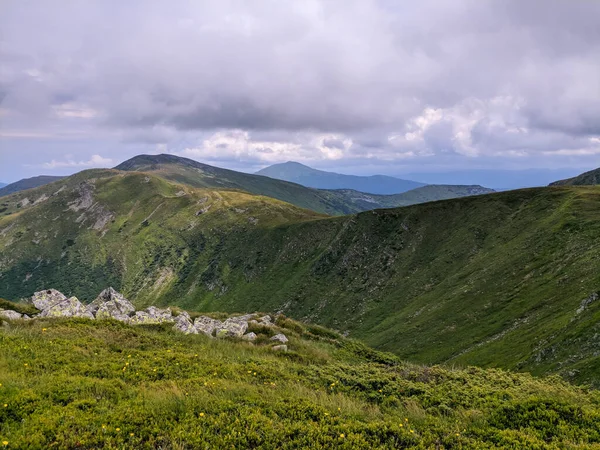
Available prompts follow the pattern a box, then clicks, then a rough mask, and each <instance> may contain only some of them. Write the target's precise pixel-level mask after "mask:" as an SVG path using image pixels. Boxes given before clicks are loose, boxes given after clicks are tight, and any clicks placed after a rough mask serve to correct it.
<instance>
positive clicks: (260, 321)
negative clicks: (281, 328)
mask: <svg viewBox="0 0 600 450" xmlns="http://www.w3.org/2000/svg"><path fill="white" fill-rule="evenodd" d="M258 324H259V325H264V326H266V327H272V326H273V324H272V323H271V316H269V315H267V316H262V317H261V318H259V319H258Z"/></svg>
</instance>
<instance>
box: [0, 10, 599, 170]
mask: <svg viewBox="0 0 600 450" xmlns="http://www.w3.org/2000/svg"><path fill="white" fill-rule="evenodd" d="M2 10H3V11H2V14H1V15H0V29H1V30H2V33H1V34H0V98H2V101H1V104H0V108H1V109H0V112H1V113H2V114H3V115H2V116H0V120H2V122H0V132H4V134H5V135H9V134H10V133H13V135H14V133H15V130H17V131H19V132H22V130H29V131H37V132H39V131H40V130H44V131H45V132H47V131H48V130H57V129H58V130H61V129H78V130H80V129H82V128H83V129H85V130H87V131H88V133H89V134H88V136H87V138H88V139H91V138H93V137H94V136H95V135H97V136H101V137H102V138H103V139H105V138H106V136H107V135H110V136H114V135H118V136H120V142H121V143H122V145H124V146H129V145H132V144H135V143H137V144H139V145H146V146H147V148H151V149H154V148H155V146H156V145H157V144H160V145H162V146H166V148H167V149H169V150H170V151H173V152H185V151H186V149H187V152H188V154H195V155H197V157H198V158H205V159H206V158H209V157H212V158H214V159H215V160H217V159H218V160H227V158H229V160H237V161H248V163H252V164H259V163H260V162H264V163H268V162H276V161H277V160H287V159H294V158H297V159H301V160H303V161H305V162H309V161H311V160H315V161H321V160H322V161H327V160H332V161H338V162H340V161H346V160H349V159H352V160H355V162H354V163H356V161H359V160H365V161H369V160H371V161H375V162H377V161H380V162H381V161H398V162H399V163H398V164H405V163H406V161H407V160H410V161H413V162H416V161H417V160H419V161H420V160H422V161H423V162H424V163H426V164H430V163H431V164H432V161H433V160H435V161H436V163H439V162H440V161H444V162H446V161H450V160H449V159H448V158H452V157H454V158H459V159H460V158H462V159H460V161H462V162H460V164H472V165H478V164H481V163H482V161H489V160H487V159H485V158H497V157H500V156H503V157H505V158H517V159H518V158H521V159H520V160H519V161H521V162H523V163H525V162H526V161H527V164H535V163H536V162H535V161H536V160H535V158H534V157H533V156H534V155H539V154H545V155H548V156H549V155H551V154H552V152H556V154H557V155H562V156H564V155H565V154H568V152H569V151H572V152H573V155H577V154H578V153H581V152H582V151H583V150H585V151H587V152H588V153H589V154H594V153H599V154H600V142H596V141H595V140H594V139H595V138H596V137H598V136H599V135H600V125H599V124H600V27H598V24H597V18H598V17H600V3H598V2H592V1H589V2H586V1H580V2H572V1H569V0H529V1H519V0H488V1H485V2H482V1H479V0H456V1H453V2H445V1H441V0H438V1H435V0H424V1H421V2H417V3H415V2H408V1H406V2H392V1H383V0H382V1H375V0H373V1H365V0H343V1H342V0H322V1H321V0H309V1H303V2H291V3H288V2H281V1H278V0H260V1H255V2H246V1H241V0H240V1H236V0H232V1H220V0H218V1H217V0H215V1H204V2H187V1H173V2H163V1H158V0H144V1H142V0H138V1H129V2H120V1H116V0H113V1H110V0H109V1H102V2H101V1H97V2H75V1H65V2H61V3H58V4H57V3H53V4H51V5H50V4H49V3H48V2H43V1H38V2H27V4H25V3H23V2H21V1H18V0H12V1H10V0H7V1H5V2H3V6H2ZM223 130H225V131H227V130H229V131H231V133H229V134H218V133H222V132H223ZM235 130H238V131H240V130H243V131H245V132H247V134H243V133H242V134H240V133H239V132H238V131H235ZM234 131H235V132H234ZM111 139H112V138H111ZM0 145H1V146H0V152H7V151H9V150H8V146H6V144H4V145H2V144H1V143H0ZM40 145H42V144H40ZM10 148H11V149H12V148H14V146H13V145H12V143H11V146H10ZM40 148H42V147H40ZM123 148H126V147H123ZM136 148H138V147H136ZM142 148H143V147H142ZM161 148H163V147H161ZM211 152H212V153H211ZM93 154H101V153H99V152H98V151H97V149H96V150H94V153H93ZM91 155H92V153H89V154H87V155H85V156H82V157H81V158H78V159H77V160H82V161H87V160H89V158H90V157H91ZM449 155H454V156H449ZM49 156H51V158H49V159H56V157H57V155H56V153H52V154H51V155H49ZM59 156H60V155H59ZM103 156H104V155H103ZM111 157H112V156H111ZM457 161H458V159H457ZM506 161H507V162H506V165H507V166H508V165H510V164H514V163H515V162H514V161H515V160H512V162H511V161H509V160H508V159H507V160H506ZM571 162H572V161H571ZM354 163H352V164H354ZM348 164H350V163H348ZM495 164H497V163H495Z"/></svg>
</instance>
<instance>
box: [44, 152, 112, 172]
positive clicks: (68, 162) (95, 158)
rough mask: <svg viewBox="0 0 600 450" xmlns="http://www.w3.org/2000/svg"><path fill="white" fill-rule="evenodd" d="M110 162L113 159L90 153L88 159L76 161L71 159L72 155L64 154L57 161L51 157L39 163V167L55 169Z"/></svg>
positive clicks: (95, 165)
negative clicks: (61, 159) (63, 157)
mask: <svg viewBox="0 0 600 450" xmlns="http://www.w3.org/2000/svg"><path fill="white" fill-rule="evenodd" d="M112 164H113V160H112V159H111V158H104V157H102V156H100V155H92V157H91V158H90V159H89V160H88V161H76V160H74V159H73V157H72V155H65V159H64V160H63V161H57V160H54V159H53V160H52V161H50V162H46V163H43V164H41V165H40V167H43V168H45V169H57V168H63V167H76V168H84V167H109V166H111V165H112Z"/></svg>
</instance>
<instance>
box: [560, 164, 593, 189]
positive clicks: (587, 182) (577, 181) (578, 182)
mask: <svg viewBox="0 0 600 450" xmlns="http://www.w3.org/2000/svg"><path fill="white" fill-rule="evenodd" d="M596 184H600V168H598V169H593V170H590V171H587V172H584V173H582V174H579V175H577V176H575V177H572V178H566V179H564V180H558V181H555V182H553V183H550V186H591V185H596Z"/></svg>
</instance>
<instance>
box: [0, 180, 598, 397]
mask: <svg viewBox="0 0 600 450" xmlns="http://www.w3.org/2000/svg"><path fill="white" fill-rule="evenodd" d="M90 180H94V181H93V182H91V181H90ZM82 182H88V184H90V183H91V184H93V189H92V192H93V201H94V202H93V203H92V204H91V205H90V206H89V207H88V208H85V209H82V210H80V211H72V210H69V209H68V205H69V203H70V202H74V201H77V199H79V198H80V197H81V187H80V183H82ZM60 183H61V184H60V185H61V186H62V185H63V184H62V183H64V186H65V189H64V190H63V191H61V192H59V193H56V192H57V190H58V187H57V186H58V185H51V186H45V187H41V188H38V189H36V190H33V191H26V192H22V193H18V194H14V195H12V196H9V197H5V198H4V199H3V202H4V203H5V204H6V205H7V206H6V207H7V211H6V212H5V215H3V216H0V248H1V249H3V251H2V252H1V253H0V274H1V275H2V276H1V277H0V296H2V297H5V298H8V299H11V300H17V299H19V298H22V297H28V296H31V295H32V293H33V292H34V291H36V290H40V289H44V288H51V287H53V288H56V289H59V290H61V291H63V292H64V293H65V294H67V295H76V296H77V297H79V298H80V299H81V300H83V301H91V300H93V299H94V298H95V297H96V295H97V294H98V293H99V292H100V291H101V290H102V289H104V288H105V287H107V286H111V285H112V286H114V287H115V288H116V289H118V290H120V291H122V292H124V293H125V294H126V295H127V296H128V297H129V298H130V299H132V300H133V301H134V302H135V303H136V305H137V306H146V305H150V304H155V305H161V304H162V305H164V304H172V305H178V306H180V307H184V308H186V309H188V310H192V311H227V312H248V311H254V310H263V311H270V312H275V311H283V312H284V313H285V314H286V315H288V316H290V317H294V318H296V319H301V320H304V321H306V322H311V323H317V324H321V325H325V326H327V327H329V328H333V329H337V330H339V331H341V332H344V333H348V334H349V335H350V336H352V337H356V338H360V339H362V340H364V341H365V342H366V343H367V344H369V345H372V346H373V347H376V348H378V349H380V350H385V351H390V352H393V353H395V354H397V355H399V356H401V357H402V358H406V359H408V360H411V361H413V362H417V363H423V364H436V363H451V364H455V365H457V366H463V365H469V364H476V365H479V366H482V367H501V368H506V369H512V370H519V371H530V372H532V373H533V374H538V375H540V374H547V373H558V374H561V375H562V376H563V377H565V378H567V379H569V380H572V381H576V382H583V383H590V384H592V385H594V386H600V376H599V373H600V371H599V370H598V367H600V356H598V354H597V348H598V346H599V345H600V341H599V339H600V338H599V336H600V333H599V329H598V323H600V301H596V302H592V303H590V304H589V306H588V307H587V308H586V309H585V310H584V311H583V312H582V313H581V314H577V312H576V311H577V310H578V308H579V307H580V305H581V303H582V301H583V300H584V299H586V298H587V297H589V296H590V294H592V293H594V292H597V291H599V290H600V273H599V272H598V271H597V269H596V267H597V263H598V261H599V260H600V240H599V239H598V238H599V236H600V210H599V209H598V204H600V188H598V187H593V186H592V187H553V188H539V189H527V190H521V191H511V192H503V193H496V194H489V195H484V196H478V197H467V198H460V199H454V200H447V201H440V202H432V203H427V204H422V205H415V206H410V207H406V208H398V209H388V210H376V211H369V212H365V213H361V214H358V215H353V216H347V217H336V218H327V217H325V216H323V215H319V214H316V213H313V212H311V211H308V210H305V209H300V208H297V207H294V206H292V205H290V204H288V203H284V202H281V201H278V200H274V199H270V198H267V197H261V196H256V195H250V194H246V193H242V192H239V191H235V190H220V191H217V190H214V189H200V188H193V187H191V186H188V185H182V184H177V183H174V182H171V181H168V180H166V179H164V178H161V177H158V176H156V175H153V174H146V173H136V172H131V173H124V172H117V171H86V172H82V173H80V174H78V175H76V176H74V177H70V178H68V179H66V180H65V181H63V182H60ZM44 194H45V195H46V196H47V197H48V198H47V199H46V200H44V201H41V202H40V203H39V204H38V205H36V206H32V205H31V204H28V205H25V206H22V204H23V199H24V198H28V199H29V200H30V201H35V200H36V199H39V198H42V196H43V195H44ZM52 194H56V195H52ZM20 204H21V206H19V205H20ZM205 208H209V209H207V210H206V211H205V212H203V213H202V214H199V215H198V213H199V212H200V211H202V210H204V209H205ZM103 214H109V215H110V220H108V221H107V222H106V223H104V224H103V225H102V227H99V229H95V228H94V225H95V224H96V223H97V221H98V219H99V218H101V217H103ZM59 219H60V220H59Z"/></svg>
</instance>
